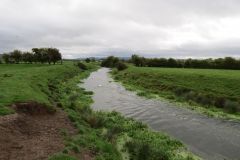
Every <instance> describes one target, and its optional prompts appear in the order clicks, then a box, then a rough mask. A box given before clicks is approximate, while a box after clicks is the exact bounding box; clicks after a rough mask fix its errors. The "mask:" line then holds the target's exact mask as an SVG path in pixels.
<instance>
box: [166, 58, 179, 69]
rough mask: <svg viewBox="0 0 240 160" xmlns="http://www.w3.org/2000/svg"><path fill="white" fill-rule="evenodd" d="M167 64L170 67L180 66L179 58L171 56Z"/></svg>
mask: <svg viewBox="0 0 240 160" xmlns="http://www.w3.org/2000/svg"><path fill="white" fill-rule="evenodd" d="M167 64H168V67H173V68H175V67H178V66H179V65H178V62H177V60H175V59H173V58H169V59H168V62H167Z"/></svg>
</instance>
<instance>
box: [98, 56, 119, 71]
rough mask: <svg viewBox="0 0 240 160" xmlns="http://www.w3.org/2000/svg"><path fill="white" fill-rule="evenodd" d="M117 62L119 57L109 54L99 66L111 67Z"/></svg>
mask: <svg viewBox="0 0 240 160" xmlns="http://www.w3.org/2000/svg"><path fill="white" fill-rule="evenodd" d="M118 62H119V59H118V58H117V57H114V56H109V57H107V58H106V59H104V60H103V61H102V64H101V66H102V67H110V68H113V67H116V66H117V64H118Z"/></svg>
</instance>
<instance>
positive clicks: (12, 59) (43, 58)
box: [2, 48, 62, 64]
mask: <svg viewBox="0 0 240 160" xmlns="http://www.w3.org/2000/svg"><path fill="white" fill-rule="evenodd" d="M2 59H3V61H4V62H5V63H8V64H9V63H17V64H18V63H22V62H23V63H42V64H43V63H48V64H51V63H53V64H55V63H57V62H58V61H61V63H62V54H61V53H60V52H59V50H58V49H57V48H33V49H32V51H31V52H28V51H27V52H22V51H20V50H14V51H12V52H9V53H4V54H3V55H2Z"/></svg>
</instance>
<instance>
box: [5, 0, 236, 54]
mask: <svg viewBox="0 0 240 160" xmlns="http://www.w3.org/2000/svg"><path fill="white" fill-rule="evenodd" d="M33 47H56V48H59V49H60V51H61V52H62V54H63V55H64V58H78V57H86V56H105V55H109V54H112V55H116V56H129V55H131V54H132V53H137V54H141V55H144V56H153V57H178V58H187V57H201V58H202V57H224V56H234V57H240V0H0V53H2V52H7V51H11V50H13V49H21V50H29V49H31V48H33Z"/></svg>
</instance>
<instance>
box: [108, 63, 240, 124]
mask: <svg viewBox="0 0 240 160" xmlns="http://www.w3.org/2000/svg"><path fill="white" fill-rule="evenodd" d="M112 75H113V77H114V79H115V80H117V81H120V82H122V83H123V85H125V86H126V88H127V89H130V90H135V91H137V94H138V95H140V96H145V97H148V98H156V97H163V98H166V99H168V100H171V101H174V102H177V103H178V102H180V103H181V105H182V106H187V107H189V108H191V109H196V110H198V111H200V112H202V113H206V114H207V115H209V116H214V117H221V118H226V119H235V120H240V98H239V97H240V89H239V88H240V83H239V79H240V72H239V71H236V70H216V69H183V68H181V69H180V68H150V67H133V66H131V67H129V68H128V69H127V70H124V71H121V72H117V71H116V70H114V71H112Z"/></svg>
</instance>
